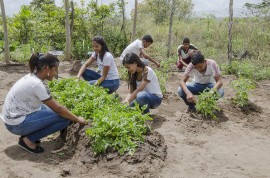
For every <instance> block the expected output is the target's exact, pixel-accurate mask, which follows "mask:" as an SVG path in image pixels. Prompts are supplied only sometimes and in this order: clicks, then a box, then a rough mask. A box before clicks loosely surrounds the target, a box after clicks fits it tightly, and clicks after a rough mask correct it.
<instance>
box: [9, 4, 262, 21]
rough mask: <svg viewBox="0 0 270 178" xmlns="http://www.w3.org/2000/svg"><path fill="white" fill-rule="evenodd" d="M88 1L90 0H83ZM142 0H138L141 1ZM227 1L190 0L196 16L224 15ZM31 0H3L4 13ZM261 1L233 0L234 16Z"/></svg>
mask: <svg viewBox="0 0 270 178" xmlns="http://www.w3.org/2000/svg"><path fill="white" fill-rule="evenodd" d="M62 1H63V0H55V3H56V5H61V4H62ZM73 1H75V2H80V0H73ZM85 1H86V2H89V1H90V0H85ZM115 1H117V0H98V2H99V3H100V4H101V3H104V4H108V3H110V2H115ZM126 1H127V2H128V3H127V5H126V10H127V13H128V14H129V12H130V11H131V9H133V7H134V0H126ZM142 1H143V0H138V2H142ZM229 1H230V0H192V2H193V4H194V5H195V6H194V13H195V14H196V15H197V16H200V15H202V14H208V13H211V14H214V15H215V16H216V17H226V16H228V14H229ZM30 2H31V0H4V4H5V9H6V15H8V16H12V15H14V14H16V13H17V12H18V11H19V9H20V6H21V5H23V4H29V3H30ZM259 2H262V0H234V16H241V12H242V11H244V8H243V5H244V4H245V3H254V4H257V3H259Z"/></svg>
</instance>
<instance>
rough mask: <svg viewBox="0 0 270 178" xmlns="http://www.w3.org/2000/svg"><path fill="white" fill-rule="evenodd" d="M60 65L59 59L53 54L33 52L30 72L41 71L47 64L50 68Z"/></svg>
mask: <svg viewBox="0 0 270 178" xmlns="http://www.w3.org/2000/svg"><path fill="white" fill-rule="evenodd" d="M58 65H59V60H58V59H57V57H55V56H54V55H52V54H49V53H46V54H39V53H33V54H32V56H31V57H30V60H29V68H30V72H31V73H34V72H40V71H41V70H43V69H44V68H45V67H46V66H48V67H49V68H52V67H55V66H58Z"/></svg>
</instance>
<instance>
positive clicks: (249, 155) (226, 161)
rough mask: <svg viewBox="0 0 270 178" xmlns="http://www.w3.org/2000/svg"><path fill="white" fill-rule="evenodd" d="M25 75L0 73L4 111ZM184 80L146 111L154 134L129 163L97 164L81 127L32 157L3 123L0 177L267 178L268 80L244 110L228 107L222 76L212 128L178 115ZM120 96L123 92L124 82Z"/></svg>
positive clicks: (19, 70)
mask: <svg viewBox="0 0 270 178" xmlns="http://www.w3.org/2000/svg"><path fill="white" fill-rule="evenodd" d="M60 67H61V68H60V69H61V70H60V77H68V76H69V75H68V74H67V72H66V71H67V70H66V69H67V68H68V67H70V65H69V64H65V65H62V66H60ZM27 73H28V68H27V67H24V66H12V67H0V89H1V92H0V107H1V108H2V106H3V101H4V99H5V96H6V94H7V92H8V90H9V89H10V88H11V87H12V85H13V84H14V82H16V81H17V80H18V79H20V78H21V77H22V76H24V75H25V74H27ZM181 74H182V73H179V72H174V73H173V74H172V77H171V79H170V80H169V81H168V83H167V94H166V95H165V99H164V100H163V103H162V105H161V106H160V107H159V108H158V109H156V110H152V111H151V114H152V117H153V119H154V120H153V121H152V122H150V123H149V124H151V127H152V130H153V132H152V133H151V134H149V135H147V136H146V138H145V139H146V142H145V144H142V145H140V146H139V148H138V151H137V152H136V153H135V154H134V155H133V156H129V155H127V154H125V155H124V156H119V155H118V154H116V153H109V154H107V155H100V156H98V157H95V156H94V155H93V152H92V151H91V147H90V146H89V144H88V139H87V138H86V137H85V135H84V129H85V128H81V127H79V126H78V125H76V124H75V125H73V126H72V127H71V128H70V129H69V132H68V136H67V139H68V140H67V142H66V143H64V142H63V141H62V140H61V139H59V138H57V136H58V135H57V134H55V135H52V136H49V137H47V138H46V139H43V140H42V145H43V146H44V148H45V149H46V151H45V153H43V154H30V153H28V152H26V151H24V150H22V149H21V148H20V147H19V146H18V145H17V142H18V136H16V135H13V134H11V133H9V132H8V131H7V130H6V128H5V125H4V124H3V122H1V123H0V135H1V137H0V159H1V161H0V172H1V174H0V177H3V178H6V177H8V178H36V177H38V178H47V177H52V178H55V177H74V178H75V177H106V178H116V177H161V178H179V177H254V178H255V177H256V178H264V177H270V139H269V136H270V90H269V89H270V81H264V82H259V83H258V86H257V89H255V90H254V91H253V92H252V94H251V97H250V100H251V102H252V104H251V105H250V106H249V107H248V109H246V110H241V109H240V108H238V107H235V106H233V105H232V104H231V103H230V98H231V97H233V96H234V91H233V90H232V89H231V88H230V85H229V83H230V81H232V80H233V79H234V77H233V76H224V77H223V80H224V82H225V83H224V88H225V97H224V98H223V99H221V100H220V101H219V105H220V106H221V108H222V111H221V112H220V113H218V118H220V122H216V121H210V120H202V119H201V118H200V116H198V115H195V114H193V115H189V114H185V113H184V112H183V111H184V110H185V109H186V106H185V104H184V102H183V101H182V100H180V99H179V98H178V96H177V88H178V82H179V79H180V75H181ZM118 93H119V94H120V96H121V97H124V96H125V95H126V94H127V93H128V91H127V86H126V83H125V82H122V85H121V87H120V89H119V90H118ZM87 127H89V126H86V128H87ZM59 149H60V150H59Z"/></svg>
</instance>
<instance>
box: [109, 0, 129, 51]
mask: <svg viewBox="0 0 270 178" xmlns="http://www.w3.org/2000/svg"><path fill="white" fill-rule="evenodd" d="M120 1H121V7H120V8H121V12H122V20H123V23H122V26H121V30H120V32H123V35H124V38H125V40H126V16H125V12H126V8H125V0H120ZM120 37H121V33H120V34H119V38H120ZM119 41H120V40H118V41H117V43H116V44H115V46H114V48H113V51H112V52H113V53H115V51H116V49H117V46H118V44H119Z"/></svg>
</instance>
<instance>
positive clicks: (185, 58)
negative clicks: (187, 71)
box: [177, 38, 198, 70]
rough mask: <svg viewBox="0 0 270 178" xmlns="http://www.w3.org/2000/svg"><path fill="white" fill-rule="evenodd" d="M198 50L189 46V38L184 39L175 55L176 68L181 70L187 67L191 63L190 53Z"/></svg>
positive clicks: (191, 45)
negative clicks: (176, 59)
mask: <svg viewBox="0 0 270 178" xmlns="http://www.w3.org/2000/svg"><path fill="white" fill-rule="evenodd" d="M196 50H198V49H197V48H196V47H195V46H194V45H193V44H190V40H189V38H184V39H183V43H182V45H180V46H178V48H177V54H178V61H177V68H178V69H179V70H182V69H183V67H187V65H188V64H189V63H190V61H191V56H192V53H193V52H195V51H196Z"/></svg>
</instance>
